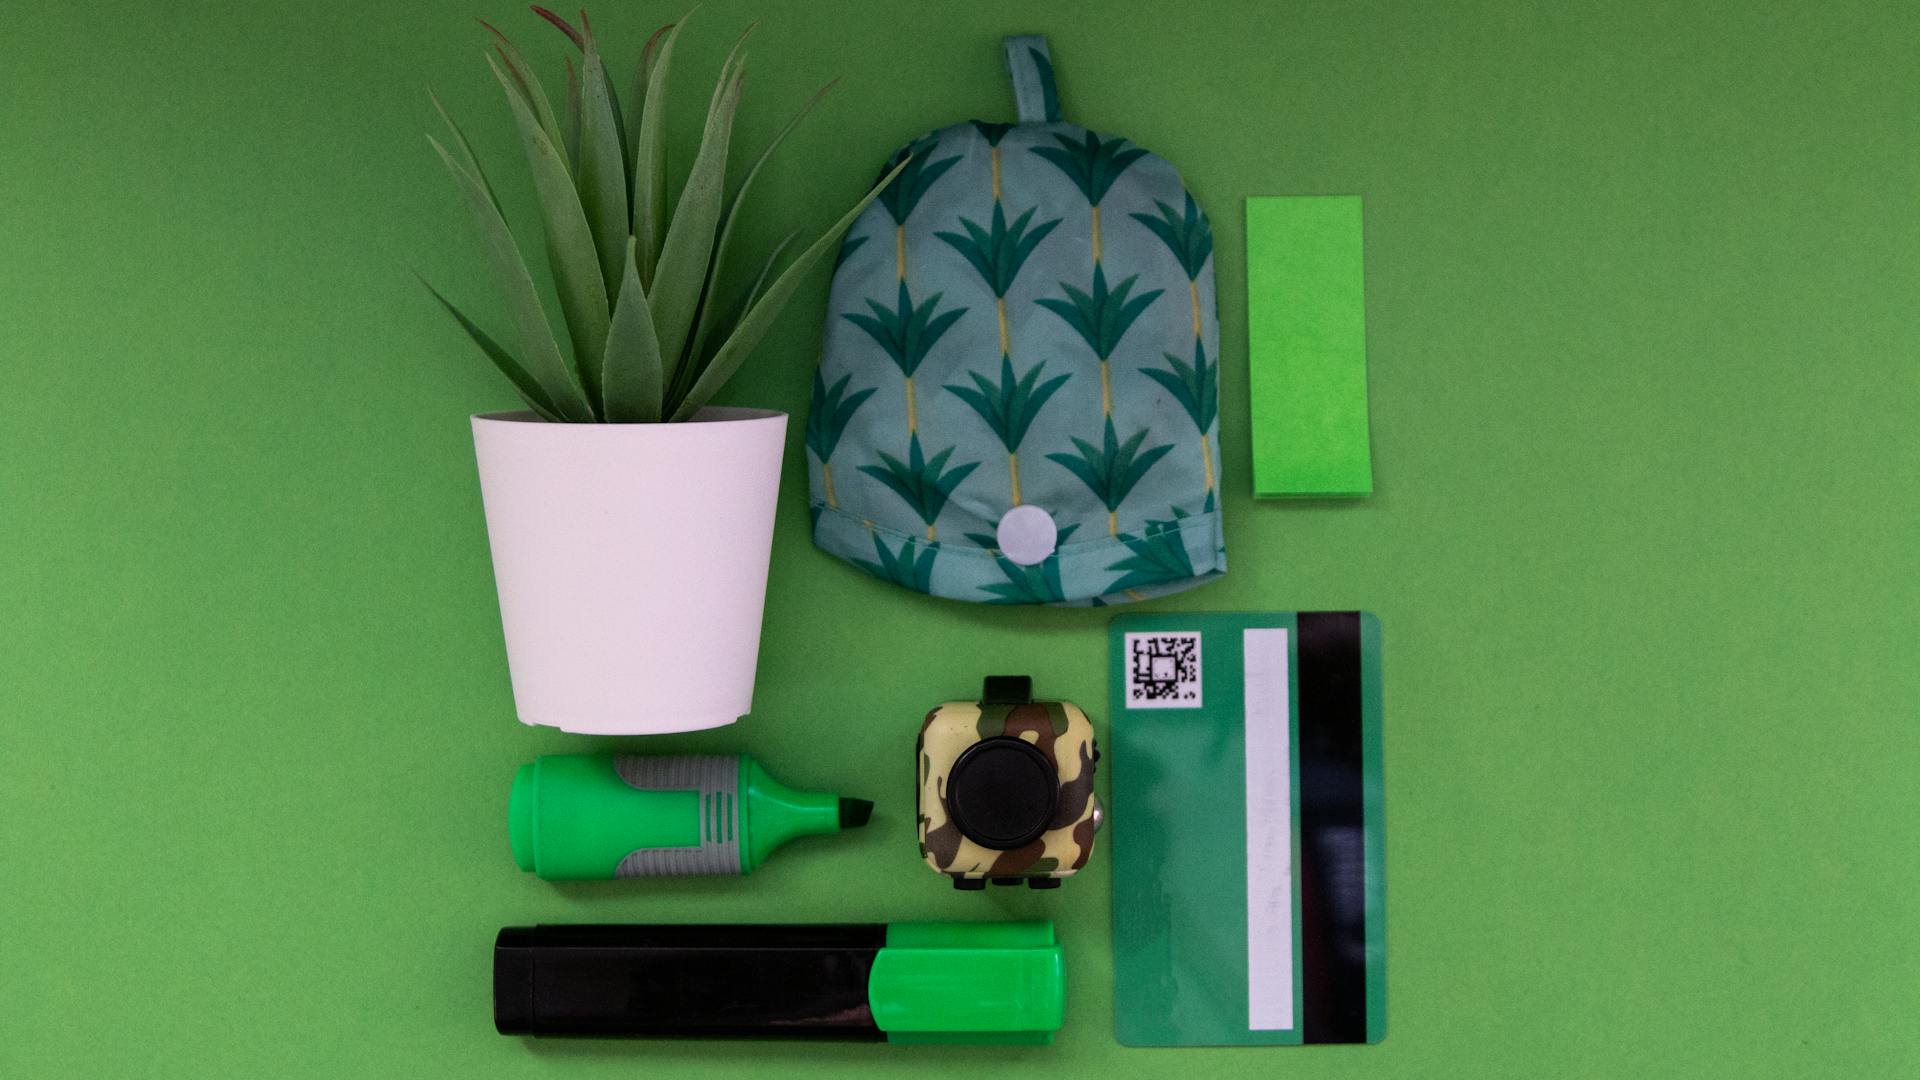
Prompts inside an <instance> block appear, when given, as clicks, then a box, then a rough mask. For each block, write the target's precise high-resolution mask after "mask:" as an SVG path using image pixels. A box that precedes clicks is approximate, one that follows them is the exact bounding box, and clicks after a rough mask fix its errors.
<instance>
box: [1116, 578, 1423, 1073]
mask: <svg viewBox="0 0 1920 1080" xmlns="http://www.w3.org/2000/svg"><path fill="white" fill-rule="evenodd" d="M1111 634H1112V650H1113V657H1112V663H1113V673H1114V674H1113V699H1112V701H1111V703H1110V707H1109V710H1108V715H1109V716H1110V717H1112V724H1111V732H1110V734H1109V737H1108V745H1109V747H1110V748H1111V761H1110V762H1109V764H1108V765H1107V768H1108V769H1109V770H1110V772H1111V775H1112V778H1113V780H1112V782H1113V792H1112V801H1113V806H1112V811H1113V820H1112V828H1113V835H1112V838H1111V840H1110V843H1111V844H1112V848H1111V851H1112V856H1113V953H1114V1008H1115V1023H1114V1028H1115V1034H1116V1035H1117V1036H1118V1037H1119V1039H1120V1041H1121V1042H1122V1043H1125V1044H1126V1045H1128V1046H1232V1045H1263V1044H1264V1045H1297V1044H1301V1043H1362V1042H1378V1041H1380V1039H1381V1038H1382V1037H1384V1036H1385V1034H1386V918H1385V908H1384V905H1385V896H1386V890H1385V849H1384V832H1383V818H1382V813H1383V804H1382V789H1381V776H1380V764H1381V760H1380V759H1381V743H1380V711H1381V704H1380V624H1379V622H1378V620H1376V619H1375V618H1374V617H1373V616H1372V615H1369V614H1366V613H1363V612H1353V611H1328V612H1276V613H1267V614H1211V615H1127V616H1122V617H1120V618H1117V619H1115V620H1114V621H1113V626H1112V632H1111Z"/></svg>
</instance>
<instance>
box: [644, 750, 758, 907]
mask: <svg viewBox="0 0 1920 1080" xmlns="http://www.w3.org/2000/svg"><path fill="white" fill-rule="evenodd" d="M613 771H614V772H615V773H617V774H619V777H620V779H622V780H624V781H626V783H627V786H628V787H632V788H636V789H638V790H641V791H698V792H699V793H700V843H699V845H698V846H697V847H666V848H641V849H639V850H637V851H634V852H632V853H631V854H629V855H628V856H627V857H626V858H624V859H621V860H620V865H619V866H617V867H615V868H614V871H613V876H614V877H616V878H630V877H672V876H679V875H683V874H739V873H743V872H744V868H743V866H742V865H741V861H740V834H741V832H742V824H743V823H742V822H741V820H740V814H741V806H740V798H739V795H740V791H739V789H740V759H739V758H737V757H722V756H717V755H711V754H708V755H698V756H687V757H641V756H638V755H631V754H620V755H616V756H615V757H614V759H613Z"/></svg>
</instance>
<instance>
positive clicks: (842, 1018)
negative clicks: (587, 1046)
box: [493, 922, 1066, 1046]
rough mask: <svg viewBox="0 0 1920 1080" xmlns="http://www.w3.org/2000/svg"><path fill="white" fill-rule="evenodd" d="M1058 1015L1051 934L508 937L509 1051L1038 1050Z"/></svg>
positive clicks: (785, 929)
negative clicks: (534, 1045)
mask: <svg viewBox="0 0 1920 1080" xmlns="http://www.w3.org/2000/svg"><path fill="white" fill-rule="evenodd" d="M1065 1011H1066V967H1065V965H1064V963H1063V962H1062V959H1061V955H1060V945H1059V942H1058V941H1056V940H1055V939H1054V934H1053V924H1052V923H1045V922H1004V923H1002V922H987V923H894V924H892V925H883V924H879V923H855V924H828V925H818V924H816V925H805V924H801V925H771V926H763V925H727V926H718V925H705V926H700V925H693V926H673V925H654V926H509V927H507V928H505V929H503V930H501V931H500V935H499V937H498V938H496V939H495V941H494V949H493V1025H494V1028H495V1029H496V1030H498V1031H499V1032H500V1033H501V1034H502V1035H535V1036H541V1035H573V1036H580V1035H588V1036H598V1037H602V1038H606V1037H623V1038H696V1039H809V1040H813V1039H849V1040H854V1041H859V1042H889V1043H919V1044H926V1043H936V1044H937V1043H975V1044H981V1043H985V1044H1003V1045H1024V1046H1038V1045H1045V1044H1046V1043H1050V1042H1052V1041H1053V1033H1054V1031H1055V1030H1057V1029H1058V1028H1059V1027H1060V1023H1061V1020H1062V1019H1063V1018H1064V1016H1065Z"/></svg>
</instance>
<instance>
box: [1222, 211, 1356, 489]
mask: <svg viewBox="0 0 1920 1080" xmlns="http://www.w3.org/2000/svg"><path fill="white" fill-rule="evenodd" d="M1361 251H1362V245H1361V219H1360V199H1359V197H1358V196H1341V195H1322V196H1295V197H1284V198H1283V197H1273V196H1265V197H1258V198H1251V199H1248V200H1247V368H1248V374H1247V397H1248V400H1249V401H1250V402H1251V408H1252V412H1253V493H1254V494H1255V495H1256V496H1259V497H1261V498H1273V497H1275V496H1282V495H1365V494H1367V493H1368V492H1371V491H1372V490H1373V463H1372V456H1371V454H1370V452H1369V450H1368V442H1367V304H1366V288H1365V276H1364V273H1363V271H1362V261H1361Z"/></svg>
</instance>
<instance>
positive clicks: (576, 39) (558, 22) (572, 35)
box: [533, 4, 587, 52]
mask: <svg viewBox="0 0 1920 1080" xmlns="http://www.w3.org/2000/svg"><path fill="white" fill-rule="evenodd" d="M533 13H534V14H535V15H538V16H540V17H541V18H543V19H545V20H547V21H548V22H550V23H552V24H553V25H554V27H555V28H556V29H558V30H559V31H560V32H561V33H563V34H565V35H567V40H568V41H571V42H573V43H574V44H575V45H577V46H579V47H580V49H581V51H583V52H584V51H585V50H586V47H587V41H586V37H585V36H584V35H582V34H581V33H580V31H578V30H576V29H574V27H573V24H572V23H570V22H568V21H567V20H565V19H563V18H561V17H560V16H558V15H555V14H554V13H553V12H551V11H548V10H547V9H546V8H543V7H541V6H540V5H539V4H534V5H533ZM586 16H587V13H586V12H584V11H582V12H581V13H580V18H581V21H583V22H584V21H585V20H586Z"/></svg>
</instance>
